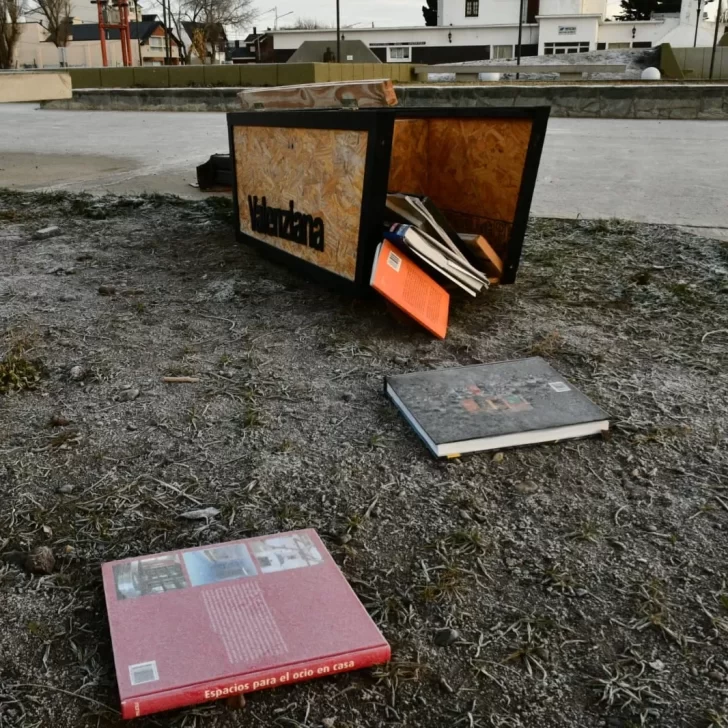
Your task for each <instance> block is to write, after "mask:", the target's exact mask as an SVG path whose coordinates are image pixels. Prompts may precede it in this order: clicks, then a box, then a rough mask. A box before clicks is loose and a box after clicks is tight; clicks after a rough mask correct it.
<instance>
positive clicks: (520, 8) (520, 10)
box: [337, 0, 523, 80]
mask: <svg viewBox="0 0 728 728" xmlns="http://www.w3.org/2000/svg"><path fill="white" fill-rule="evenodd" d="M337 2H338V0H337ZM518 3H519V5H518V55H517V56H516V65H517V66H520V65H521V39H522V38H523V0H518ZM520 77H521V74H520V73H516V80H518V79H519V78H520Z"/></svg>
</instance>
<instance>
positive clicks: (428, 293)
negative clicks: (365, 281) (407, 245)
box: [371, 240, 450, 339]
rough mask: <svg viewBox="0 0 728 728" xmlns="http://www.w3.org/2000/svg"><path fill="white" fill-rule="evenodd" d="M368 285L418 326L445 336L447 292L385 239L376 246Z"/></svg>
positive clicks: (447, 304) (448, 304) (447, 307)
mask: <svg viewBox="0 0 728 728" xmlns="http://www.w3.org/2000/svg"><path fill="white" fill-rule="evenodd" d="M371 285H372V288H374V290H375V291H377V292H378V293H381V294H382V296H384V297H385V298H386V299H387V300H388V301H389V302H390V303H393V304H394V305H395V306H397V307H398V308H400V309H402V311H404V312H405V313H406V314H407V315H409V316H411V317H412V318H413V319H414V320H415V321H417V323H419V324H420V325H421V326H424V328H426V329H427V330H428V331H430V332H431V333H433V334H434V335H435V336H437V337H438V338H440V339H444V338H445V334H446V332H447V318H448V311H449V308H450V294H449V293H448V292H447V291H446V290H445V289H444V288H443V287H442V286H441V285H439V284H438V283H436V282H435V281H434V280H432V278H430V276H429V275H427V273H425V271H423V270H422V269H421V268H420V267H419V266H418V265H417V264H416V263H414V262H413V261H412V260H410V259H409V258H408V257H407V256H406V255H404V253H402V252H401V251H400V250H399V249H398V248H396V247H395V246H394V245H392V243H390V242H389V241H388V240H385V241H384V242H382V243H380V245H379V247H378V248H377V253H376V255H375V256H374V266H373V268H372V277H371Z"/></svg>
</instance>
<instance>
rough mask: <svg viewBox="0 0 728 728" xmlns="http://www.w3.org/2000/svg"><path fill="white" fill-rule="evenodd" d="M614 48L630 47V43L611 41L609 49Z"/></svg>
mask: <svg viewBox="0 0 728 728" xmlns="http://www.w3.org/2000/svg"><path fill="white" fill-rule="evenodd" d="M612 48H629V43H610V44H609V50H611V49H612Z"/></svg>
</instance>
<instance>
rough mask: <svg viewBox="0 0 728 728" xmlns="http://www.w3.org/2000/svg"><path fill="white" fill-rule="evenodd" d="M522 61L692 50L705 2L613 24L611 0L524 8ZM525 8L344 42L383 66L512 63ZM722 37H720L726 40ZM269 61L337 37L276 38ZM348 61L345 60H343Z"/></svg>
mask: <svg viewBox="0 0 728 728" xmlns="http://www.w3.org/2000/svg"><path fill="white" fill-rule="evenodd" d="M522 2H523V6H522V10H523V19H524V23H523V35H522V40H521V43H522V46H521V47H522V55H524V56H528V55H530V56H533V55H550V54H561V53H581V52H587V51H595V50H606V49H609V48H651V47H653V46H657V45H660V44H661V43H670V44H671V45H673V46H675V47H686V46H692V45H693V39H694V36H695V29H696V21H697V20H698V18H697V14H698V0H682V7H681V11H680V13H674V14H669V15H668V14H665V15H663V16H660V17H654V18H653V19H651V20H641V21H616V20H609V19H607V0H522ZM518 14H519V3H518V0H438V10H437V17H438V24H437V26H431V27H426V26H413V27H403V28H347V29H344V30H342V39H345V40H361V41H363V42H364V43H365V44H366V45H367V46H369V48H371V50H372V51H373V52H374V53H375V54H376V55H377V56H378V57H379V59H380V60H381V61H383V62H389V63H393V62H402V63H423V64H431V63H455V62H459V61H472V60H490V59H498V58H513V57H514V56H515V54H516V47H517V43H518ZM701 15H703V17H701V18H700V20H699V21H698V23H697V26H698V36H697V45H699V46H708V45H711V44H712V42H713V32H714V28H715V22H714V21H709V20H707V18H706V17H705V14H704V13H702V11H701ZM721 34H722V33H721V32H719V35H721ZM268 35H269V36H271V37H272V40H273V42H272V44H271V45H272V48H271V49H270V51H269V52H268V53H267V54H266V57H265V58H262V59H261V60H263V61H268V62H271V61H275V62H279V63H280V62H285V61H287V60H288V59H289V58H290V57H291V55H293V53H294V51H295V50H296V49H297V48H298V47H299V46H300V45H301V43H303V41H305V40H320V41H327V42H330V43H331V49H332V50H333V51H335V49H336V31H335V30H333V29H319V30H272V31H268ZM341 60H342V61H346V60H347V59H346V58H342V59H341Z"/></svg>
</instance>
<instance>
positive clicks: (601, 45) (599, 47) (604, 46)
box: [597, 43, 607, 51]
mask: <svg viewBox="0 0 728 728" xmlns="http://www.w3.org/2000/svg"><path fill="white" fill-rule="evenodd" d="M597 50H598V51H605V50H607V44H606V43H597Z"/></svg>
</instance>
